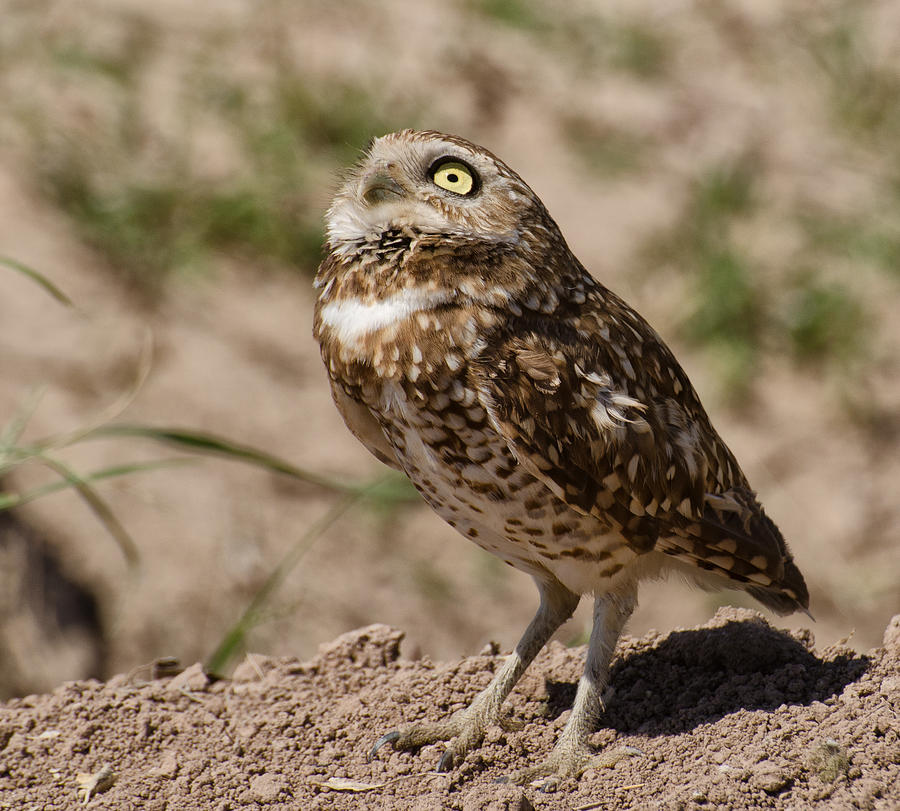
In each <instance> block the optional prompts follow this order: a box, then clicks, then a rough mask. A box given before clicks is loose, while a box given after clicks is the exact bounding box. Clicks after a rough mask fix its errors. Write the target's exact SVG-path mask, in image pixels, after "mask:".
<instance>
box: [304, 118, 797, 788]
mask: <svg viewBox="0 0 900 811" xmlns="http://www.w3.org/2000/svg"><path fill="white" fill-rule="evenodd" d="M448 166H449V167H450V168H449V169H446V168H445V169H443V173H444V174H446V175H449V176H450V177H451V179H452V180H453V182H454V183H456V184H457V185H459V184H460V183H463V182H466V183H467V182H468V181H467V180H466V178H465V174H466V172H469V173H470V174H471V176H472V183H471V189H470V190H469V191H468V192H467V193H465V194H461V193H459V192H457V191H451V190H449V189H445V188H441V187H440V186H439V185H438V184H437V180H438V179H441V178H438V174H437V173H438V172H440V171H442V169H441V167H448ZM436 167H437V168H436ZM441 182H446V181H444V180H443V179H441ZM459 187H460V188H463V186H459ZM327 221H328V243H327V252H328V255H327V257H326V259H325V260H324V261H323V263H322V265H321V267H320V269H319V273H318V276H317V277H316V286H317V288H318V292H319V295H318V301H317V304H316V313H315V326H314V332H315V336H316V338H317V339H318V341H319V342H320V345H321V348H322V356H323V359H324V361H325V364H326V366H327V367H328V370H329V375H330V379H331V385H332V390H333V393H334V397H335V402H336V404H337V406H338V408H339V409H340V411H341V413H342V415H343V416H344V419H345V421H346V423H347V425H348V427H349V428H350V430H351V431H353V433H354V434H355V435H356V436H357V437H358V438H359V439H360V440H361V441H362V442H363V443H364V444H365V445H366V447H368V448H369V450H371V451H372V452H373V453H374V454H375V455H376V456H377V457H378V458H379V459H381V460H382V461H383V462H385V463H387V464H389V465H392V466H393V467H395V468H398V469H400V470H403V471H404V472H406V473H407V474H408V475H409V477H410V478H411V480H412V481H413V483H414V484H415V486H416V487H417V488H418V489H419V491H420V492H421V493H422V495H423V496H424V498H425V500H426V501H427V502H428V503H429V504H430V505H431V507H432V508H433V509H434V510H435V511H436V512H437V513H438V514H439V515H440V516H441V517H443V518H444V519H445V520H446V521H448V522H449V523H450V524H451V525H452V526H454V527H456V528H457V529H458V530H459V531H460V532H461V533H462V534H463V535H465V536H467V537H469V538H471V539H472V540H474V541H475V542H476V543H478V544H479V545H481V546H483V547H484V548H485V549H487V550H488V551H490V552H492V553H494V554H496V555H498V556H499V557H501V558H503V559H504V560H506V561H507V562H509V563H510V564H512V565H513V566H515V567H517V568H519V569H522V570H524V571H526V572H528V573H529V574H531V575H532V576H533V577H534V578H535V581H536V582H537V584H538V587H539V589H540V590H541V594H542V609H541V610H540V611H539V612H538V616H537V617H536V618H535V622H534V623H532V626H535V623H537V624H538V625H540V626H541V628H540V631H539V632H534V633H532V634H531V636H529V632H531V631H532V630H533V629H532V627H531V626H530V627H529V632H526V636H525V637H523V640H522V642H521V643H520V645H519V648H517V653H514V654H513V657H516V656H518V660H517V662H515V663H513V664H510V675H511V677H512V673H513V671H516V670H519V669H521V670H524V667H525V666H527V663H528V660H529V657H528V656H524V657H523V656H522V655H520V654H521V653H522V652H525V653H526V654H530V656H533V655H534V653H536V651H534V653H531V648H533V647H535V645H537V643H538V642H540V645H541V646H542V645H543V642H544V641H546V639H544V638H543V637H544V636H547V637H548V636H549V633H552V630H553V629H555V627H557V626H558V624H559V623H560V622H561V621H563V620H564V619H565V616H563V615H564V614H565V615H566V616H568V614H570V613H571V609H573V608H574V604H576V603H577V601H578V595H581V594H585V593H592V594H593V595H594V597H595V606H597V608H596V611H597V612H599V613H598V617H599V614H602V613H603V612H604V611H605V612H606V614H609V612H610V611H611V612H612V615H614V616H615V618H616V619H615V622H609V621H603V620H602V617H600V618H599V619H598V620H597V622H596V623H595V632H596V633H597V634H598V640H597V643H596V645H595V646H594V647H595V650H594V655H593V659H594V664H595V665H596V666H595V667H594V670H598V671H603V670H604V669H605V668H608V660H609V655H611V651H612V645H614V643H615V637H617V636H618V632H619V630H620V629H621V626H622V624H624V621H625V619H627V615H628V614H630V611H631V609H632V608H633V606H634V603H635V599H636V597H635V595H636V585H637V582H638V581H639V580H640V579H643V578H645V577H648V576H654V575H657V574H661V573H665V572H666V571H667V570H669V569H679V570H681V571H682V572H687V573H689V574H694V575H696V576H697V577H698V578H699V579H701V580H702V581H703V583H704V584H705V585H710V584H712V585H720V586H725V587H732V588H741V589H744V590H746V591H748V592H750V593H751V594H753V596H754V597H756V598H757V599H758V600H760V601H761V602H762V603H764V604H765V605H767V606H769V607H770V608H772V609H774V610H775V611H778V612H780V613H785V612H790V611H793V610H795V609H798V608H806V606H807V605H808V595H807V592H806V587H805V585H804V582H803V578H802V576H801V575H800V572H799V570H798V569H797V567H796V566H795V565H794V563H793V560H792V557H791V555H790V552H789V550H788V548H787V545H786V544H785V542H784V540H783V538H782V536H781V534H780V533H779V531H778V529H777V528H776V527H775V525H774V524H773V523H772V522H771V521H770V520H769V519H768V518H767V517H766V515H765V513H764V512H763V510H762V507H761V506H760V505H759V502H758V501H757V499H756V496H755V494H754V492H753V491H752V490H751V488H750V486H749V484H748V483H747V480H746V478H745V476H744V474H743V472H742V471H741V469H740V467H739V465H738V463H737V461H736V460H735V458H734V456H733V455H732V453H731V452H730V450H729V449H728V448H727V446H726V445H725V444H724V442H722V440H721V439H720V438H719V436H718V434H717V433H716V432H715V430H714V429H713V427H712V426H711V424H710V422H709V419H708V417H707V415H706V412H705V411H704V409H703V407H702V405H701V404H700V401H699V399H698V397H697V395H696V393H695V391H694V389H693V387H692V386H691V384H690V382H689V381H688V379H687V376H686V375H685V373H684V372H683V371H682V369H681V367H680V366H679V365H678V362H677V361H676V360H675V358H674V357H673V356H672V353H671V352H670V351H669V349H668V348H667V347H666V345H665V344H664V343H663V341H662V339H661V338H660V337H659V336H658V335H657V334H656V332H655V331H654V330H653V329H652V328H651V327H650V326H649V325H648V324H647V323H646V321H644V319H643V318H641V316H640V315H638V314H637V313H636V312H635V311H634V310H632V309H631V308H630V307H629V306H628V305H627V304H625V302H623V301H622V300H621V299H620V298H618V297H617V296H616V295H615V294H613V293H612V292H610V291H609V290H607V289H606V288H605V287H603V286H602V285H601V284H599V283H598V282H597V281H595V280H594V279H593V278H592V277H591V276H590V275H589V274H588V273H587V271H586V270H585V269H584V267H583V266H582V265H581V263H580V262H579V261H578V260H577V259H576V258H575V257H574V256H573V255H572V253H571V251H570V250H569V248H568V246H567V245H566V243H565V240H564V239H563V237H562V235H561V234H560V232H559V229H558V227H557V225H556V223H555V222H554V221H553V220H552V219H551V217H550V215H549V214H548V213H547V211H546V209H545V208H544V206H543V204H542V203H541V202H540V200H538V198H537V197H536V196H535V195H534V193H533V192H532V191H531V189H530V188H529V187H528V186H527V185H526V184H525V183H524V181H523V180H522V179H521V178H519V176H518V175H516V174H515V172H513V171H512V170H511V169H510V168H509V167H507V166H506V165H505V164H504V163H503V162H502V161H500V160H499V159H497V158H496V157H494V156H493V155H491V154H490V153H489V152H488V151H486V150H484V149H482V148H480V147H477V146H475V145H473V144H470V143H469V142H467V141H465V140H463V139H460V138H457V137H454V136H447V135H442V134H440V133H435V132H414V131H410V130H407V131H403V132H399V133H393V134H391V135H387V136H385V137H383V138H379V139H377V140H376V141H374V142H373V144H372V146H371V147H370V148H369V150H368V151H367V153H366V155H365V157H364V158H363V159H362V161H361V162H360V164H359V165H358V166H357V167H356V168H355V169H354V170H353V171H352V172H351V173H350V175H349V176H348V178H347V180H346V182H345V184H344V186H343V188H342V189H341V191H340V192H339V193H338V195H337V197H336V199H335V201H334V204H333V205H332V207H331V209H330V210H329V213H328V218H327ZM545 604H548V605H551V607H550V608H547V607H545ZM553 606H555V608H554V607H553ZM601 609H602V611H601ZM542 612H543V613H542ZM566 612H568V614H567V613H566ZM551 615H552V616H551ZM560 618H561V619H560ZM539 620H540V621H541V622H539ZM604 622H605V624H604ZM542 623H543V624H542ZM545 625H546V626H547V627H544V626H545ZM551 625H552V626H554V628H553V629H550V630H549V633H547V630H548V628H549V626H551ZM601 627H606V628H607V631H606V632H605V636H603V638H602V639H600V638H599V635H600V631H599V630H598V628H601ZM610 639H611V643H610ZM592 642H593V639H592ZM539 648H540V646H538V650H539ZM607 648H608V651H607V650H606V649H607ZM601 649H602V651H601ZM591 662H592V654H591V653H590V652H589V655H588V669H587V671H586V677H585V678H588V676H590V673H589V671H590V670H591ZM501 675H502V674H501ZM600 676H601V677H600V678H599V681H598V680H597V679H595V681H596V682H597V684H595V685H594V688H597V686H598V685H599V684H600V682H603V681H604V679H605V677H603V675H602V673H601V674H600ZM515 678H518V675H515V676H514V677H513V683H514V681H515ZM498 679H500V675H498ZM496 681H497V679H495V682H496ZM501 681H502V679H501ZM583 681H584V680H583ZM511 686H512V685H511V684H510V685H508V687H510V688H511ZM491 689H492V688H488V691H485V692H489V691H490V690H491ZM587 689H588V688H585V690H587ZM504 691H505V692H504ZM506 692H508V689H507V686H506V685H505V684H504V685H502V686H497V687H495V688H494V689H493V693H492V694H491V695H490V696H489V698H487V699H482V697H481V696H479V699H476V702H475V704H474V705H473V707H476V705H479V702H481V704H482V705H484V706H481V707H480V709H473V708H470V711H469V714H468V716H466V719H464V723H462V724H459V723H457V724H456V725H455V726H453V725H451V726H453V729H449V730H448V729H444V728H442V729H441V730H440V732H441V734H437V732H436V731H435V730H433V729H432V730H424V731H423V730H422V729H421V726H420V727H419V728H417V729H418V730H419V732H420V733H421V734H420V735H419V736H418V737H417V736H416V735H415V734H413V732H412V731H410V730H406V731H403V732H401V733H398V734H399V735H400V739H399V741H396V740H395V739H393V738H392V739H391V740H395V743H399V745H408V746H415V745H420V744H421V743H423V742H427V741H428V740H436V739H440V738H447V737H453V738H454V739H455V741H456V742H455V743H454V744H451V748H450V750H448V751H450V752H451V760H452V757H453V756H460V755H462V754H464V752H465V750H466V749H468V748H471V746H473V745H475V744H477V742H478V740H480V735H482V734H483V727H484V726H485V725H486V723H491V722H493V721H495V720H496V718H495V715H496V712H499V703H500V701H502V699H503V697H505V694H506ZM594 692H596V690H594ZM501 693H502V695H501ZM598 695H599V694H598ZM596 700H597V697H596V696H593V695H591V696H585V697H584V701H583V702H582V703H583V704H585V707H584V708H583V709H581V710H579V700H576V709H575V711H574V712H573V716H574V715H576V713H579V712H580V713H581V715H582V716H583V717H581V718H579V719H577V721H575V722H573V724H574V725H575V726H580V727H583V726H585V725H586V724H588V723H589V721H590V720H591V719H593V718H594V716H595V715H596V713H597V710H596V709H595V708H593V706H587V705H588V704H592V702H593V703H596ZM495 704H496V708H494V705H495ZM487 705H490V710H489V711H488V710H486V709H485V707H487ZM476 716H477V718H476ZM482 716H484V717H482ZM473 719H474V720H473ZM472 727H478V729H475V730H474V731H473V730H472ZM582 732H583V730H581V729H579V730H576V731H572V732H571V734H569V736H568V737H569V738H571V739H572V740H570V741H569V742H568V743H565V739H566V735H567V733H564V735H563V739H564V740H563V741H561V743H560V745H559V746H558V747H557V750H560V749H561V748H562V749H565V753H563V755H561V756H560V757H557V758H555V759H554V758H551V761H552V762H549V763H550V766H549V767H548V769H544V771H559V772H562V773H566V774H569V773H578V772H579V771H580V770H581V768H582V767H583V766H584V762H583V761H584V749H585V746H586V745H585V744H584V741H583V740H582V738H583V737H584V736H583V734H582ZM432 733H434V734H432ZM423 735H424V739H423V740H419V738H420V737H422V736H423ZM466 735H468V737H469V738H472V740H471V741H469V740H468V739H466V740H461V739H463V738H466ZM576 738H577V740H575V739H576ZM574 751H577V755H578V756H577V757H574V758H573V757H570V755H571V753H572V752H574ZM560 759H561V760H562V765H560V763H558V762H556V761H558V760H560ZM444 765H448V764H447V763H444Z"/></svg>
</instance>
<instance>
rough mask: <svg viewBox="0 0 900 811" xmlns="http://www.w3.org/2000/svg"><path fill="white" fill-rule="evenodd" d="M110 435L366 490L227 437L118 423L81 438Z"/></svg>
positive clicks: (345, 489)
mask: <svg viewBox="0 0 900 811" xmlns="http://www.w3.org/2000/svg"><path fill="white" fill-rule="evenodd" d="M109 436H130V437H142V438H144V439H151V440H154V441H155V442H162V443H163V444H167V445H174V446H175V447H177V448H180V449H181V450H185V451H191V452H193V453H205V454H210V455H214V456H223V457H225V458H226V459H231V460H232V461H235V462H245V463H247V464H251V465H256V466H257V467H261V468H263V469H265V470H269V471H271V472H273V473H283V474H285V475H287V476H291V477H292V478H294V479H299V480H300V481H303V482H307V483H308V484H314V485H316V486H318V487H322V488H324V489H326V490H330V491H332V492H335V493H343V494H355V493H358V492H360V490H363V489H365V486H360V485H348V484H343V483H342V482H338V481H335V480H334V479H330V478H328V477H327V476H321V475H319V474H318V473H313V472H312V471H309V470H304V469H303V468H300V467H297V466H296V465H293V464H291V463H290V462H288V461H286V460H284V459H280V458H279V457H277V456H274V455H272V454H270V453H267V452H266V451H261V450H258V449H257V448H253V447H250V446H249V445H241V444H240V443H237V442H232V441H231V440H228V439H225V438H224V437H221V436H217V435H215V434H208V433H205V432H203V431H194V430H191V429H186V428H154V427H152V426H149V425H128V424H115V425H102V426H98V427H97V428H94V429H93V430H92V431H90V432H89V433H87V434H85V435H83V436H82V437H81V438H82V439H93V438H99V437H109Z"/></svg>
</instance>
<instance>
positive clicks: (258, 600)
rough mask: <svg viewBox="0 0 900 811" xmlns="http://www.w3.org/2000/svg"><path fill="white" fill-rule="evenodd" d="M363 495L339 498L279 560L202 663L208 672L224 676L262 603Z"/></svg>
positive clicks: (256, 621) (252, 624)
mask: <svg viewBox="0 0 900 811" xmlns="http://www.w3.org/2000/svg"><path fill="white" fill-rule="evenodd" d="M363 496H364V493H363V492H362V491H361V492H358V493H352V494H350V495H347V496H345V497H344V498H342V499H341V500H340V501H339V502H338V503H337V504H335V505H334V506H333V507H332V508H331V509H330V510H328V512H326V513H325V515H323V516H322V517H321V518H320V519H319V520H318V521H316V522H315V523H313V525H312V526H311V527H310V528H309V529H308V530H307V531H306V532H305V533H304V534H303V535H302V536H301V537H300V538H299V539H298V540H297V541H296V542H295V543H294V545H293V546H292V547H291V548H290V549H289V550H288V552H287V554H286V555H285V556H284V557H283V558H282V559H281V561H280V562H279V564H278V565H277V566H276V567H275V568H274V569H273V571H272V573H271V574H270V575H269V576H268V577H267V578H266V581H265V583H263V584H262V586H260V588H259V590H258V591H257V592H256V594H254V595H253V599H252V600H251V601H250V603H249V604H248V606H247V607H246V608H245V609H244V612H243V613H242V614H241V616H240V618H239V619H238V621H237V622H236V623H235V624H234V625H232V626H231V628H229V629H228V631H227V632H226V633H225V635H224V636H223V637H222V640H221V641H220V642H219V644H218V645H217V646H216V649H215V651H214V652H213V654H212V655H211V656H210V657H209V659H208V660H207V662H206V670H207V672H208V673H219V674H221V673H224V672H225V668H226V667H227V665H228V664H229V663H230V662H231V661H232V659H234V657H235V656H236V655H237V654H238V653H239V652H240V650H241V649H242V648H243V647H244V640H245V639H246V638H247V634H248V633H249V632H250V631H251V630H252V629H253V628H254V627H255V626H256V625H257V624H258V623H259V618H260V615H261V614H262V612H263V609H264V607H265V605H266V603H267V602H268V601H269V600H270V598H271V597H272V595H273V594H274V593H275V591H276V590H277V589H278V587H279V586H281V584H282V583H283V582H284V580H285V578H286V577H287V576H288V574H290V572H291V570H292V569H293V568H294V567H295V566H296V565H297V564H298V563H299V562H300V559H301V558H302V557H303V556H304V555H305V554H306V553H307V552H308V551H309V549H310V548H311V547H312V545H313V544H314V543H315V542H316V540H318V538H319V537H320V536H321V535H322V533H324V532H325V531H326V530H327V529H328V527H330V526H331V525H332V524H333V523H334V522H335V521H337V520H338V518H340V517H341V516H342V515H343V514H344V513H345V512H347V510H349V509H350V507H352V506H353V505H354V504H356V503H357V502H358V501H360V500H361V499H362V498H363Z"/></svg>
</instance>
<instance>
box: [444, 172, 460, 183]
mask: <svg viewBox="0 0 900 811" xmlns="http://www.w3.org/2000/svg"><path fill="white" fill-rule="evenodd" d="M447 180H449V181H450V182H451V183H456V182H457V181H458V180H459V175H458V174H456V172H451V173H450V174H449V175H447Z"/></svg>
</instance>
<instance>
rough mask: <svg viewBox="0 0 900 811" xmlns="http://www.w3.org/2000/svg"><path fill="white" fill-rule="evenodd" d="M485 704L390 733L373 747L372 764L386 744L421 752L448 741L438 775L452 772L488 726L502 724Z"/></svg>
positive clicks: (482, 738)
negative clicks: (428, 747) (424, 748)
mask: <svg viewBox="0 0 900 811" xmlns="http://www.w3.org/2000/svg"><path fill="white" fill-rule="evenodd" d="M485 704H487V702H481V703H479V702H478V701H477V700H476V701H475V702H474V703H473V704H472V705H471V706H469V707H466V708H465V709H463V710H459V711H458V712H455V713H454V714H453V715H451V716H450V717H449V718H448V719H447V720H445V721H431V722H429V721H422V722H420V723H417V724H410V725H409V726H405V727H402V728H401V729H396V730H394V731H393V732H388V733H387V734H385V735H382V736H381V737H380V738H379V739H378V741H377V742H376V743H375V746H373V747H372V751H371V752H370V753H369V760H371V759H372V758H374V757H375V755H376V754H377V753H378V750H379V749H381V747H382V746H384V745H385V744H387V743H390V744H393V746H394V748H395V749H419V748H421V747H422V746H427V745H428V744H430V743H437V742H438V741H449V743H448V744H447V748H446V749H445V750H444V754H443V755H441V759H440V761H439V762H438V767H437V770H438V771H439V772H449V771H450V770H451V769H452V768H453V766H454V765H455V764H457V763H459V762H460V761H462V759H463V758H464V757H465V756H466V753H467V752H471V751H472V750H473V749H475V748H477V747H478V746H479V745H480V744H481V742H482V741H483V740H484V733H485V730H486V729H487V728H488V727H489V726H491V725H492V724H497V723H500V719H499V718H497V717H496V715H495V713H494V712H486V710H487V707H486V706H485ZM503 726H507V725H506V724H503Z"/></svg>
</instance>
